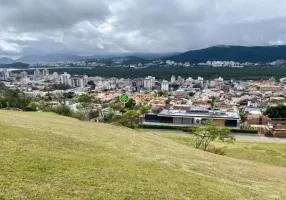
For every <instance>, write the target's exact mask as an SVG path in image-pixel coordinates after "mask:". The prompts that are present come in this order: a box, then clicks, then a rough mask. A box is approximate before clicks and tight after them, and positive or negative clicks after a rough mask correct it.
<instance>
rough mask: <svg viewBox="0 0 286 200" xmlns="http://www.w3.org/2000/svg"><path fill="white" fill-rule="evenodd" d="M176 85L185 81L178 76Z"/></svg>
mask: <svg viewBox="0 0 286 200" xmlns="http://www.w3.org/2000/svg"><path fill="white" fill-rule="evenodd" d="M177 82H178V84H180V85H181V84H183V83H184V82H185V80H184V79H183V78H182V77H181V76H178V81H177Z"/></svg>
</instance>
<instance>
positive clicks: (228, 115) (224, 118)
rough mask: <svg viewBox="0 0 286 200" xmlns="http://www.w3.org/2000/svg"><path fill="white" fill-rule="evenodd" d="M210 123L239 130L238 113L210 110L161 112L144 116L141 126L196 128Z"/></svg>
mask: <svg viewBox="0 0 286 200" xmlns="http://www.w3.org/2000/svg"><path fill="white" fill-rule="evenodd" d="M207 121H211V122H212V123H213V124H214V125H216V126H219V127H229V128H231V129H239V121H240V115H239V113H238V112H220V111H210V110H192V109H191V110H173V109H172V110H166V109H165V110H163V111H162V112H160V113H159V114H158V115H154V114H146V115H145V117H144V120H143V122H142V123H143V124H148V125H164V126H182V127H196V126H202V125H204V124H205V123H206V122H207Z"/></svg>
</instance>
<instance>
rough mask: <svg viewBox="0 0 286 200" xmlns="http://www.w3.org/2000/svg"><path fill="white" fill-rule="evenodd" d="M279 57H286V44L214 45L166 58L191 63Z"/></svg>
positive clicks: (267, 59)
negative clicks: (251, 45) (252, 45)
mask: <svg viewBox="0 0 286 200" xmlns="http://www.w3.org/2000/svg"><path fill="white" fill-rule="evenodd" d="M279 59H286V45H280V46H254V47H244V46H213V47H209V48H206V49H200V50H193V51H187V52H185V53H182V54H179V55H175V56H171V57H167V58H165V60H172V61H176V62H190V63H199V62H206V61H235V62H253V63H268V62H272V61H275V60H279Z"/></svg>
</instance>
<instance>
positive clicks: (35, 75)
mask: <svg viewBox="0 0 286 200" xmlns="http://www.w3.org/2000/svg"><path fill="white" fill-rule="evenodd" d="M40 75H41V73H40V70H39V69H36V70H35V71H34V79H37V78H39V77H40Z"/></svg>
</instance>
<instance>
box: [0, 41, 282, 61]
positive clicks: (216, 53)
mask: <svg viewBox="0 0 286 200" xmlns="http://www.w3.org/2000/svg"><path fill="white" fill-rule="evenodd" d="M114 58H126V59H127V60H128V59H129V61H128V62H127V63H128V64H136V63H139V62H141V63H145V61H144V60H146V61H147V62H148V61H149V60H155V59H159V58H160V59H162V60H172V61H176V62H190V63H200V62H206V61H235V62H240V63H243V62H252V63H268V62H272V61H276V60H280V59H284V60H286V45H279V46H252V47H246V46H226V45H222V46H212V47H208V48H205V49H199V50H191V51H187V52H184V53H108V54H97V55H93V56H79V55H72V54H48V55H25V56H23V57H20V58H19V59H16V60H12V59H10V58H7V57H3V58H0V64H11V63H14V62H22V63H28V64H34V63H40V62H41V63H45V62H46V63H48V62H61V61H62V62H67V61H84V60H89V61H92V60H96V59H107V60H108V59H114ZM130 58H132V59H130ZM130 60H131V61H130ZM133 62H134V63H133Z"/></svg>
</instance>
